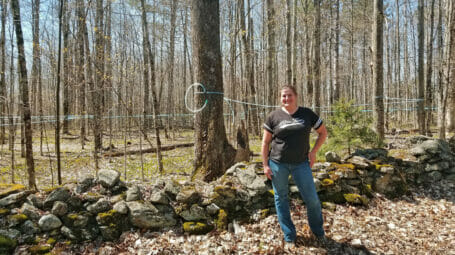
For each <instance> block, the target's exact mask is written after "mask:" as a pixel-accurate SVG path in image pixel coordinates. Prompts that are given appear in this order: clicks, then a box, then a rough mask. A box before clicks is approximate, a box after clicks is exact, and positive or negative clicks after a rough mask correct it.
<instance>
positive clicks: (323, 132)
mask: <svg viewBox="0 0 455 255" xmlns="http://www.w3.org/2000/svg"><path fill="white" fill-rule="evenodd" d="M316 132H317V133H318V138H317V139H316V143H315V144H314V146H313V149H311V151H310V153H308V159H309V160H310V167H313V164H314V162H315V161H316V153H317V152H318V150H319V149H320V148H321V146H322V144H323V143H324V141H325V140H326V139H327V129H326V128H325V125H324V124H322V125H321V126H320V127H319V128H318V129H316Z"/></svg>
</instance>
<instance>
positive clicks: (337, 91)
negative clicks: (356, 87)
mask: <svg viewBox="0 0 455 255" xmlns="http://www.w3.org/2000/svg"><path fill="white" fill-rule="evenodd" d="M336 8H337V10H336V12H337V13H336V25H335V93H334V95H333V100H334V101H338V100H339V99H340V87H341V84H340V0H337V2H336ZM365 85H366V84H365Z"/></svg>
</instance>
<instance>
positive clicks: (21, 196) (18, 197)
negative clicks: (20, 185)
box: [0, 191, 30, 207]
mask: <svg viewBox="0 0 455 255" xmlns="http://www.w3.org/2000/svg"><path fill="white" fill-rule="evenodd" d="M28 194H30V192H29V191H22V192H19V193H14V194H11V195H9V196H7V197H4V198H2V199H0V207H7V206H9V205H13V204H20V203H21V202H23V201H24V200H25V199H26V198H27V195H28Z"/></svg>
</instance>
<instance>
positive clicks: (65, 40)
mask: <svg viewBox="0 0 455 255" xmlns="http://www.w3.org/2000/svg"><path fill="white" fill-rule="evenodd" d="M62 15H63V17H62V18H63V20H62V22H63V24H62V25H63V30H62V32H63V75H62V78H63V126H62V131H63V133H64V134H69V127H68V125H69V120H68V115H69V110H70V108H69V106H70V102H69V100H70V95H69V91H70V90H69V79H70V75H69V73H70V67H69V65H70V58H69V48H70V42H69V30H70V25H69V12H68V0H63V14H62ZM59 75H60V74H59Z"/></svg>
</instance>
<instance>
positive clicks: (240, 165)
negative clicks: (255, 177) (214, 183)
mask: <svg viewBox="0 0 455 255" xmlns="http://www.w3.org/2000/svg"><path fill="white" fill-rule="evenodd" d="M246 166H247V165H246V164H245V163H243V162H239V163H236V164H234V165H233V166H231V167H230V168H228V170H226V175H234V173H235V172H237V171H238V170H239V169H240V170H242V169H245V168H246Z"/></svg>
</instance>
